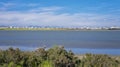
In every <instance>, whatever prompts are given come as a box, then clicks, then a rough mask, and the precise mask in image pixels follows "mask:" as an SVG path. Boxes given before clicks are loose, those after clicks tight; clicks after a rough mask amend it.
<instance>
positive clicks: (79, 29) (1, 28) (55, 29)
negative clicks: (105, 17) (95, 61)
mask: <svg viewBox="0 0 120 67" xmlns="http://www.w3.org/2000/svg"><path fill="white" fill-rule="evenodd" d="M0 30H18V31H19V30H33V31H34V30H41V31H44V30H46V31H49V30H50V31H52V30H53V31H57V30H58V31H59V30H63V31H67V30H68V31H86V30H87V31H89V30H90V31H94V30H96V31H97V30H98V31H99V30H100V31H102V30H103V31H104V30H105V31H106V30H108V31H109V30H120V28H49V27H48V28H31V27H30V28H22V27H20V28H11V27H7V28H6V27H5V28H4V27H0Z"/></svg>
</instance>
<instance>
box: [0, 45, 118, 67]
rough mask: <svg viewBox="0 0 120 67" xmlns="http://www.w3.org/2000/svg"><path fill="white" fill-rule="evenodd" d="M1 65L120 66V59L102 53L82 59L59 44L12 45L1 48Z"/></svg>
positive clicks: (13, 66) (26, 66)
mask: <svg viewBox="0 0 120 67" xmlns="http://www.w3.org/2000/svg"><path fill="white" fill-rule="evenodd" d="M0 67H120V61H119V58H117V59H116V58H113V57H110V56H108V55H100V54H99V55H98V54H85V55H84V56H83V58H82V59H80V58H78V57H76V56H75V54H74V53H73V52H72V51H67V50H65V48H64V47H58V46H56V47H53V48H50V49H45V48H38V49H36V50H34V51H21V50H20V49H19V48H16V49H14V48H12V47H11V48H9V49H6V50H0Z"/></svg>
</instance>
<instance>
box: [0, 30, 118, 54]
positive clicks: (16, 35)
mask: <svg viewBox="0 0 120 67" xmlns="http://www.w3.org/2000/svg"><path fill="white" fill-rule="evenodd" d="M54 45H63V46H65V47H66V48H67V49H68V50H69V49H71V50H73V52H75V53H86V52H87V53H88V52H92V53H101V54H114V55H120V31H0V48H2V49H5V48H8V47H11V46H12V47H19V48H21V49H23V50H33V49H35V48H38V47H43V46H46V47H48V48H49V47H52V46H54Z"/></svg>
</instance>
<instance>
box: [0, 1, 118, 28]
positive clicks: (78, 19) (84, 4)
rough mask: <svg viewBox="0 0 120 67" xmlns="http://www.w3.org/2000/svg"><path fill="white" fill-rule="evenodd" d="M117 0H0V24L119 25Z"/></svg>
mask: <svg viewBox="0 0 120 67" xmlns="http://www.w3.org/2000/svg"><path fill="white" fill-rule="evenodd" d="M119 3H120V0H0V25H12V26H29V25H38V26H42V25H44V26H120V7H119V6H120V4H119Z"/></svg>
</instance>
